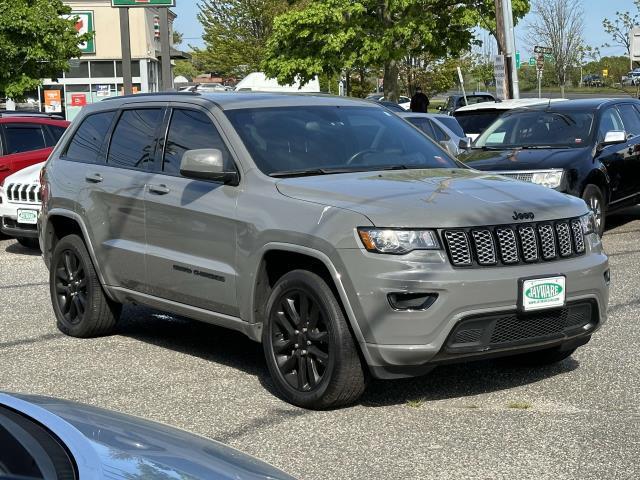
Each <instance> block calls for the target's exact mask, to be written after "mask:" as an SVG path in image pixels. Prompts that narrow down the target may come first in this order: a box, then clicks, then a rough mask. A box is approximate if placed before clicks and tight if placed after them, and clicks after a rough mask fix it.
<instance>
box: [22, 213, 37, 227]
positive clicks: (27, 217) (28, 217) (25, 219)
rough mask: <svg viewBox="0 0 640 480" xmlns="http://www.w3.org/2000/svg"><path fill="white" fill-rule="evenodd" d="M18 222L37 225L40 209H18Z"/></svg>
mask: <svg viewBox="0 0 640 480" xmlns="http://www.w3.org/2000/svg"><path fill="white" fill-rule="evenodd" d="M18 223H25V224H27V225H35V224H36V223H38V210H18Z"/></svg>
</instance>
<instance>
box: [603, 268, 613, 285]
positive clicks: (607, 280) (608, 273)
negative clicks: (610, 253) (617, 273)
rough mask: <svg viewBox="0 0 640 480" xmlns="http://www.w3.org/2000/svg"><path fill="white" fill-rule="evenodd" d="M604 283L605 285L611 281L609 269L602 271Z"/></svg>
mask: <svg viewBox="0 0 640 480" xmlns="http://www.w3.org/2000/svg"><path fill="white" fill-rule="evenodd" d="M604 283H606V284H607V285H609V284H610V283H611V271H610V270H609V269H607V271H606V272H604Z"/></svg>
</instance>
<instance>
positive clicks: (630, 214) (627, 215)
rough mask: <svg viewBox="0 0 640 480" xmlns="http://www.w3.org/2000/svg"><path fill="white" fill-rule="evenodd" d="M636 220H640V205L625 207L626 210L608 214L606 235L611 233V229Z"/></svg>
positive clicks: (627, 231)
mask: <svg viewBox="0 0 640 480" xmlns="http://www.w3.org/2000/svg"><path fill="white" fill-rule="evenodd" d="M635 220H640V205H635V206H633V207H629V208H625V209H624V210H620V212H617V213H614V214H611V215H608V216H607V219H606V227H605V235H606V234H607V233H611V230H613V229H615V228H618V227H622V226H624V225H626V224H627V223H631V222H633V221H635ZM634 231H639V230H634ZM624 233H630V231H629V230H626V231H624Z"/></svg>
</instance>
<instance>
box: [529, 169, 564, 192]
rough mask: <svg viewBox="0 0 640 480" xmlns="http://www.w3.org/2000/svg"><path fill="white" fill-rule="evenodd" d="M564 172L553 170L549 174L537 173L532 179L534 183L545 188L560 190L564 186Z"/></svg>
mask: <svg viewBox="0 0 640 480" xmlns="http://www.w3.org/2000/svg"><path fill="white" fill-rule="evenodd" d="M563 175H564V170H552V171H548V172H535V173H534V174H533V176H532V177H531V182H532V183H537V184H538V185H542V186H543V187H548V188H558V187H559V186H560V185H562V176H563Z"/></svg>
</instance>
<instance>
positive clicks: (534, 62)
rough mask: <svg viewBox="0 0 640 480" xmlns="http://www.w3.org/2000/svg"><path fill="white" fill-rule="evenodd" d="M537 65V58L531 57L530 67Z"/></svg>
mask: <svg viewBox="0 0 640 480" xmlns="http://www.w3.org/2000/svg"><path fill="white" fill-rule="evenodd" d="M535 64H536V57H529V65H531V66H532V67H533V66H534V65H535Z"/></svg>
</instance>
